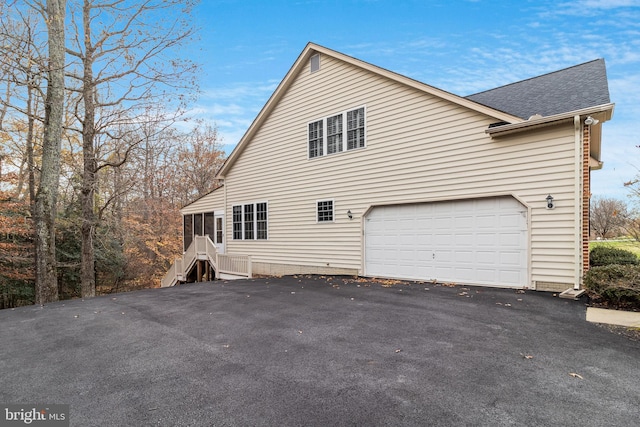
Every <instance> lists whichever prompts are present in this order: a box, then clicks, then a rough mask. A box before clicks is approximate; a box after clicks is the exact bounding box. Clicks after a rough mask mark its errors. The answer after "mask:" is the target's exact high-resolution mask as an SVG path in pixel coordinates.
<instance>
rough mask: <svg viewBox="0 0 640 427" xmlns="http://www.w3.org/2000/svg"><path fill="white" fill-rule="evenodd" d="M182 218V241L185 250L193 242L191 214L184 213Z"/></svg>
mask: <svg viewBox="0 0 640 427" xmlns="http://www.w3.org/2000/svg"><path fill="white" fill-rule="evenodd" d="M182 218H183V226H184V227H183V233H182V236H183V241H184V250H185V251H186V250H187V249H188V248H189V245H191V242H193V216H192V215H185V216H183V217H182Z"/></svg>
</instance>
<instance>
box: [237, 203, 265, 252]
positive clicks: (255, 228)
mask: <svg viewBox="0 0 640 427" xmlns="http://www.w3.org/2000/svg"><path fill="white" fill-rule="evenodd" d="M261 203H264V204H266V205H267V238H266V239H258V205H259V204H261ZM245 205H253V239H246V238H245V235H246V228H245V224H246V222H245V220H244V214H245V211H244V207H245ZM236 206H240V211H241V219H242V223H241V224H242V239H236V238H235V236H234V235H233V208H234V207H236ZM269 234H270V233H269V201H268V200H261V201H258V202H246V203H234V204H232V205H231V237H232V239H233V240H235V241H236V242H239V241H242V240H250V241H267V240H269Z"/></svg>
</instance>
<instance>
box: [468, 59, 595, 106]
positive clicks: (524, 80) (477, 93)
mask: <svg viewBox="0 0 640 427" xmlns="http://www.w3.org/2000/svg"><path fill="white" fill-rule="evenodd" d="M597 61H604V58H596V59H592V60H591V61H587V62H583V63H581V64H576V65H571V66H569V67H565V68H561V69H559V70H555V71H550V72H548V73H544V74H540V75H537V76H533V77H529V78H526V79H522V80H518V81H516V82H511V83H507V84H506V85H502V86H496V87H494V88H491V89H487V90H483V91H481V92H476V93H472V94H469V95H465V96H464V98H469V97H472V96H475V95H480V94H482V93H486V92H491V91H494V90H496V89H501V88H504V87H508V86H513V85H517V84H520V83H524V82H528V81H531V80H536V79H539V78H541V77H546V76H550V75H552V74H556V73H562V72H565V71H567V70H570V69H572V68H577V67H582V66H584V65H587V64H591V63H593V62H597Z"/></svg>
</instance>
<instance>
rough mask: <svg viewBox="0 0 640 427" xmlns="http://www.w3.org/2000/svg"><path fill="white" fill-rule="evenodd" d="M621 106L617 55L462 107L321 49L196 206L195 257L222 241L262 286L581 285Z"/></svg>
mask: <svg viewBox="0 0 640 427" xmlns="http://www.w3.org/2000/svg"><path fill="white" fill-rule="evenodd" d="M613 109H614V104H612V103H611V102H610V100H609V91H608V86H607V77H606V70H605V63H604V60H602V59H597V60H594V61H591V62H587V63H584V64H580V65H576V66H574V67H570V68H567V69H564V70H560V71H556V72H553V73H549V74H545V75H542V76H539V77H534V78H531V79H528V80H524V81H520V82H517V83H513V84H510V85H506V86H503V87H499V88H496V89H492V90H489V91H486V92H481V93H477V94H475V95H471V96H467V97H461V96H457V95H454V94H452V93H449V92H446V91H443V90H441V89H437V88H435V87H432V86H429V85H426V84H424V83H421V82H418V81H416V80H413V79H411V78H409V77H406V76H403V75H400V74H396V73H394V72H391V71H388V70H385V69H383V68H380V67H377V66H375V65H372V64H369V63H366V62H363V61H361V60H358V59H355V58H353V57H350V56H347V55H345V54H342V53H339V52H336V51H333V50H330V49H327V48H325V47H322V46H318V45H316V44H312V43H310V44H308V45H307V46H306V47H305V48H304V50H303V51H302V53H301V54H300V56H299V57H298V59H297V60H296V61H295V63H294V64H293V66H292V68H291V69H290V70H289V72H288V73H287V75H286V76H285V78H284V80H283V81H282V82H281V83H280V85H279V86H278V87H277V89H276V90H275V92H274V93H273V95H272V96H271V98H270V99H269V100H268V102H267V103H266V105H265V106H264V107H263V108H262V110H261V111H260V113H259V114H258V116H257V117H256V119H255V120H254V122H253V124H252V125H251V126H250V128H249V129H248V130H247V132H246V134H245V135H244V137H243V138H242V139H241V141H240V142H239V143H238V145H237V146H236V148H235V150H234V151H233V152H232V153H231V154H230V156H229V158H228V159H227V161H226V163H225V164H224V166H223V167H222V169H221V170H220V172H219V174H218V178H219V179H220V182H221V183H223V184H224V185H223V186H222V187H220V188H219V189H217V190H215V191H214V192H212V193H211V194H209V195H207V196H205V197H203V198H201V199H200V200H197V201H195V202H194V203H192V204H190V205H188V206H186V207H185V208H184V209H182V214H183V215H184V224H185V250H187V249H188V246H189V245H190V244H191V243H192V241H193V238H194V237H193V236H194V235H195V236H198V235H204V234H208V235H209V236H214V237H213V238H212V240H213V242H214V244H215V245H216V246H217V251H218V253H220V254H222V253H224V254H228V255H233V254H235V255H246V256H250V260H251V268H252V271H253V272H254V273H256V274H265V275H284V274H296V273H317V274H346V275H361V276H371V277H386V278H400V279H413V280H425V281H429V280H434V281H439V282H455V283H460V284H474V285H485V286H501V287H513V288H528V289H537V290H552V291H562V290H565V289H567V288H573V289H579V287H580V283H581V278H582V276H583V273H584V272H585V271H586V270H587V268H588V265H589V264H588V235H589V196H590V174H591V171H592V170H596V169H599V168H601V166H602V163H601V161H600V158H601V140H602V125H603V123H604V122H606V121H608V120H610V119H611V117H612V114H613ZM211 259H213V258H211ZM185 262H186V261H185ZM213 269H214V270H215V269H216V267H215V266H214V268H213ZM174 282H175V280H174ZM167 283H169V284H170V283H171V281H168V282H167Z"/></svg>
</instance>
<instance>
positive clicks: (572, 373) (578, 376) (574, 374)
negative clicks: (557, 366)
mask: <svg viewBox="0 0 640 427" xmlns="http://www.w3.org/2000/svg"><path fill="white" fill-rule="evenodd" d="M569 375H571V376H572V377H573V378H580V379H581V380H583V379H584V378H583V377H582V375H580V374H576V373H575V372H569Z"/></svg>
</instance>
